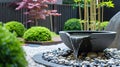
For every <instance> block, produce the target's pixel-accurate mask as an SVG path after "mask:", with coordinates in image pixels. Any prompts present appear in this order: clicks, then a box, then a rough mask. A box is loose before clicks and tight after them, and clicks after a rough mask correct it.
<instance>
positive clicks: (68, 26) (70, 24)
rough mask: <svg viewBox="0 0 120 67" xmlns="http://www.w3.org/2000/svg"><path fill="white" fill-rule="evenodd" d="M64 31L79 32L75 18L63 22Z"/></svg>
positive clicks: (77, 21) (78, 21)
mask: <svg viewBox="0 0 120 67" xmlns="http://www.w3.org/2000/svg"><path fill="white" fill-rule="evenodd" d="M64 30H81V24H80V20H79V19H76V18H71V19H68V20H67V21H66V22H65V25H64Z"/></svg>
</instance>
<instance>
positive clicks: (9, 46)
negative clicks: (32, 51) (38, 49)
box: [0, 26, 27, 67]
mask: <svg viewBox="0 0 120 67" xmlns="http://www.w3.org/2000/svg"><path fill="white" fill-rule="evenodd" d="M0 67H27V61H26V59H25V53H24V51H23V49H22V47H21V43H20V41H19V40H18V39H17V38H16V37H15V36H14V34H12V33H10V32H9V31H8V30H7V29H6V28H4V27H2V26H0Z"/></svg>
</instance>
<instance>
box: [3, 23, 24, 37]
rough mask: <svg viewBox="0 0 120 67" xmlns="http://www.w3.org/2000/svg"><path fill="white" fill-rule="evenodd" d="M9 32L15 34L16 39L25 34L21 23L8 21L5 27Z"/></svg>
mask: <svg viewBox="0 0 120 67" xmlns="http://www.w3.org/2000/svg"><path fill="white" fill-rule="evenodd" d="M4 26H5V28H7V29H8V30H9V31H10V32H12V33H16V34H17V36H18V37H22V36H23V34H24V32H25V27H24V25H23V24H22V23H20V22H18V21H10V22H7V23H6V24H5V25H4Z"/></svg>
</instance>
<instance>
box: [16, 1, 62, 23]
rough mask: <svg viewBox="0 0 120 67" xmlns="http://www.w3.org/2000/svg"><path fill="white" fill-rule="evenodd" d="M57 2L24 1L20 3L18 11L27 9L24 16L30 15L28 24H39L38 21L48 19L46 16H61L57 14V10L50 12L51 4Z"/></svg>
mask: <svg viewBox="0 0 120 67" xmlns="http://www.w3.org/2000/svg"><path fill="white" fill-rule="evenodd" d="M55 2H56V0H22V1H21V2H18V3H17V5H18V7H17V8H16V10H20V9H22V8H25V9H27V11H26V12H24V14H26V15H28V17H29V20H28V22H35V23H36V24H38V22H37V20H38V19H46V16H50V15H53V16H59V15H61V14H59V13H57V10H48V9H47V8H48V4H49V3H55Z"/></svg>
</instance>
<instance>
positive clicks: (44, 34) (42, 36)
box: [23, 26, 52, 41]
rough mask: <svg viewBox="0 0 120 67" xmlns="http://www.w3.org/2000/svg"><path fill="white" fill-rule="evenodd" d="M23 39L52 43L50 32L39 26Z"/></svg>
mask: <svg viewBox="0 0 120 67" xmlns="http://www.w3.org/2000/svg"><path fill="white" fill-rule="evenodd" d="M23 38H24V39H25V40H27V41H50V40H51V39H52V37H51V32H50V30H49V29H48V28H46V27H39V26H36V27H31V28H30V29H28V30H27V31H26V32H25V33H24V35H23Z"/></svg>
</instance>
